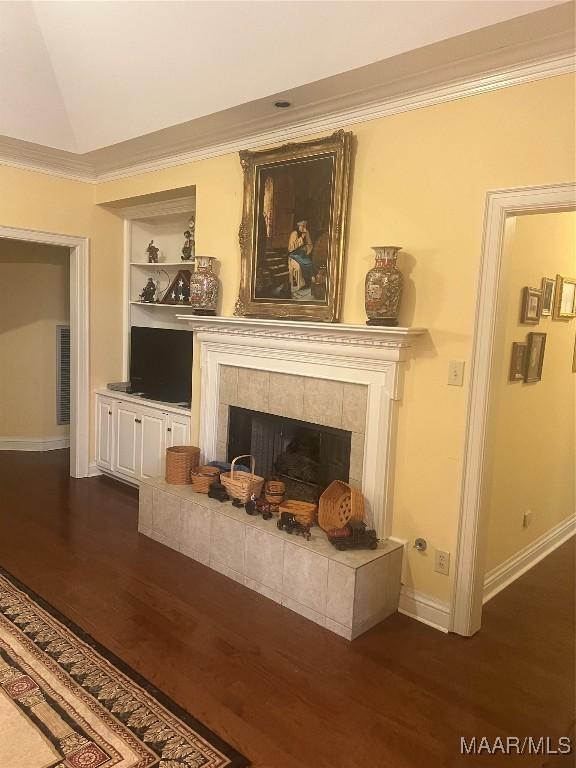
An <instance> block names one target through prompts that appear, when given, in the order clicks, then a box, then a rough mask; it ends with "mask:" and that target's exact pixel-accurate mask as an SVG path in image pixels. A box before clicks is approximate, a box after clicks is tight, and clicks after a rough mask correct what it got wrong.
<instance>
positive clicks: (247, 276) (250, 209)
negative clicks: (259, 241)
mask: <svg viewBox="0 0 576 768" xmlns="http://www.w3.org/2000/svg"><path fill="white" fill-rule="evenodd" d="M352 137H353V134H352V133H349V132H345V131H343V130H340V131H336V133H333V134H332V136H328V137H327V138H325V139H316V140H314V141H307V142H303V143H290V144H284V145H283V146H281V147H277V148H275V149H267V150H262V151H258V152H251V151H244V152H240V163H241V165H242V169H243V171H244V207H243V212H242V223H241V224H240V231H239V233H238V236H239V240H240V251H241V259H242V262H241V275H240V290H239V295H238V300H237V302H236V308H235V310H234V314H235V315H239V316H247V317H261V318H271V319H285V320H316V321H321V322H330V323H331V322H338V321H339V319H340V312H341V308H342V279H343V270H344V251H345V246H346V229H347V218H348V195H349V184H350V155H351V145H352ZM322 155H333V156H334V158H335V164H334V187H333V195H332V206H331V211H330V239H329V242H330V264H329V266H328V274H327V291H326V303H322V304H320V303H318V302H309V303H306V302H300V301H290V300H286V299H279V300H273V299H255V298H254V285H255V276H256V270H255V262H256V234H257V229H256V226H255V222H256V216H257V213H258V211H257V210H256V207H257V206H256V202H257V199H256V184H257V180H258V168H259V167H260V166H264V165H268V164H270V163H281V162H282V161H285V162H286V161H290V160H297V159H302V158H312V157H314V156H319V157H320V156H322Z"/></svg>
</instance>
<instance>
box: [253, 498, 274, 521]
mask: <svg viewBox="0 0 576 768" xmlns="http://www.w3.org/2000/svg"><path fill="white" fill-rule="evenodd" d="M256 509H257V510H258V512H260V513H261V515H262V520H270V519H271V517H272V505H271V504H269V503H268V502H267V501H265V500H264V499H256Z"/></svg>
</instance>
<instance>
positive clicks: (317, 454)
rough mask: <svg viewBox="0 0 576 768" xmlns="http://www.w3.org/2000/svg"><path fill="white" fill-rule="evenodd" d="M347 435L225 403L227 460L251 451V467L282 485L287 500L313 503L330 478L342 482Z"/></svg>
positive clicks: (345, 477) (347, 470) (345, 473)
mask: <svg viewBox="0 0 576 768" xmlns="http://www.w3.org/2000/svg"><path fill="white" fill-rule="evenodd" d="M351 438H352V433H351V432H348V431H346V430H344V429H336V428H334V427H326V426H321V425H319V424H310V423H309V422H305V421H298V420H297V419H290V418H286V417H283V416H275V415H272V414H268V413H260V412H258V411H252V410H248V409H246V408H238V407H236V406H230V413H229V419H228V461H232V459H234V458H235V457H236V456H242V455H244V454H251V455H252V456H254V458H255V460H256V471H257V473H258V474H259V475H262V476H264V477H276V478H278V479H280V480H282V481H283V482H284V483H286V494H287V495H288V496H289V497H290V498H292V499H300V500H302V501H312V502H316V501H318V498H319V496H320V494H321V493H322V492H323V491H324V489H325V488H327V487H328V485H330V483H331V482H332V481H333V480H343V481H344V482H348V479H349V473H350V450H351Z"/></svg>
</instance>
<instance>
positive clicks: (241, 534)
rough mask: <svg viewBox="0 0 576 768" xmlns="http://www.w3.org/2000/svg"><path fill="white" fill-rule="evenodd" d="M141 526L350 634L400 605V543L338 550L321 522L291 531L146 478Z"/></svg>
mask: <svg viewBox="0 0 576 768" xmlns="http://www.w3.org/2000/svg"><path fill="white" fill-rule="evenodd" d="M138 530H139V531H140V532H141V533H143V534H145V535H146V536H150V537H151V538H153V539H156V541H159V542H161V543H162V544H165V545H166V546H168V547H172V548H173V549H176V550H178V551H179V552H182V553H183V554H185V555H187V556H188V557H191V558H193V559H194V560H197V561H198V562H200V563H203V564H204V565H207V566H209V567H210V568H213V569H214V570H216V571H219V572H220V573H222V574H224V575H225V576H228V577H229V578H231V579H234V580H235V581H237V582H239V583H240V584H243V585H244V586H246V587H248V588H250V589H253V590H255V591H256V592H259V593H260V594H262V595H264V596H265V597H268V598H270V599H271V600H274V601H276V602H277V603H280V604H281V605H283V606H285V607H286V608H290V609H291V610H293V611H295V612H296V613H299V614H301V615H302V616H305V617H306V618H307V619H310V620H311V621H314V622H316V623H317V624H320V625H321V626H323V627H326V629H329V630H331V631H332V632H336V633H337V634H339V635H341V636H342V637H345V638H347V639H348V640H352V639H353V638H354V637H357V636H358V635H360V634H361V633H362V632H365V631H366V630H367V629H370V627H373V626H374V625H375V624H378V623H379V622H380V621H382V620H383V619H385V618H386V617H387V616H389V615H390V614H392V613H394V612H395V611H396V610H397V608H398V599H399V594H400V571H401V566H402V545H401V544H399V543H397V542H393V541H387V542H382V543H380V544H379V546H378V549H377V550H375V551H370V550H368V551H365V550H364V551H349V552H338V550H336V549H334V548H333V547H332V545H331V544H330V543H329V542H328V540H327V539H326V536H325V535H324V532H323V531H322V530H321V529H319V528H313V529H312V539H311V540H310V541H305V540H304V539H303V538H301V537H299V536H294V535H292V536H290V535H288V534H287V533H285V532H283V531H279V530H278V528H277V527H276V519H275V518H273V519H272V520H262V518H261V517H250V516H249V515H247V514H246V512H245V511H244V510H243V509H237V508H235V507H233V506H232V504H231V503H230V502H225V503H221V502H219V501H216V500H214V499H209V498H208V497H207V496H204V495H202V494H199V493H195V492H194V491H192V489H191V488H190V486H179V485H168V484H167V483H166V482H165V481H164V480H145V481H143V482H142V484H141V485H140V513H139V522H138Z"/></svg>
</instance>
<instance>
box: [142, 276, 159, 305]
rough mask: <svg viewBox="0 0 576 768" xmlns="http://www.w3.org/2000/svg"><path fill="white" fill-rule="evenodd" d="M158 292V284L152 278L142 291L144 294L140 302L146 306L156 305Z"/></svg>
mask: <svg viewBox="0 0 576 768" xmlns="http://www.w3.org/2000/svg"><path fill="white" fill-rule="evenodd" d="M156 290H157V284H156V283H155V282H154V280H153V279H152V278H151V277H149V278H148V282H147V283H146V285H145V286H144V288H143V289H142V293H141V294H140V296H139V298H140V301H142V302H144V303H145V304H154V303H155V301H156Z"/></svg>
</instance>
